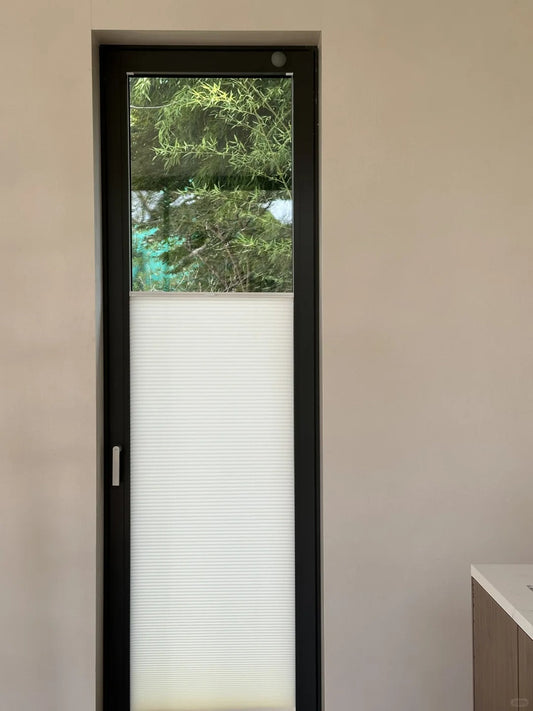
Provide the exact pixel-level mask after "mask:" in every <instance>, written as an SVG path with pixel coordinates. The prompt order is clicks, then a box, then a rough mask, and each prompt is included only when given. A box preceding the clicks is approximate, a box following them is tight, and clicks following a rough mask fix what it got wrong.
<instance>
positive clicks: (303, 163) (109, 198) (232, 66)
mask: <svg viewBox="0 0 533 711" xmlns="http://www.w3.org/2000/svg"><path fill="white" fill-rule="evenodd" d="M280 50H281V51H283V52H284V53H285V55H286V58H287V61H286V64H285V66H283V67H282V68H280V69H276V68H275V67H274V66H273V65H272V61H271V55H272V53H273V52H274V51H280ZM287 73H290V74H292V76H293V92H294V93H293V97H294V104H293V111H294V114H293V116H294V142H293V156H294V163H293V200H294V412H295V421H294V458H295V482H294V483H295V565H296V569H295V585H296V591H295V615H296V670H295V671H296V708H297V711H319V709H320V708H321V614H320V600H321V595H320V488H319V487H320V484H319V480H320V471H319V461H320V455H319V369H318V357H319V331H318V324H319V305H318V189H317V179H318V170H317V160H318V146H317V141H318V129H317V125H318V118H317V49H316V48H315V47H232V48H216V47H123V46H114V45H109V46H102V47H101V48H100V76H101V122H102V123H101V127H102V203H103V276H104V279H103V282H104V452H105V461H104V709H105V711H129V710H130V700H129V644H130V640H129V632H130V630H129V605H130V599H129V594H130V589H129V574H130V559H129V533H130V531H129V525H130V522H129V511H130V488H129V435H130V432H129V411H130V402H129V289H130V196H129V128H128V76H130V75H132V74H133V75H135V74H137V75H150V74H154V75H169V76H171V75H174V76H179V75H182V76H195V75H199V76H202V75H205V76H208V75H212V76H224V75H226V76H254V75H255V76H265V75H267V76H285V75H286V74H287ZM115 445H120V446H121V448H122V452H121V484H120V486H118V487H116V486H112V485H111V465H112V462H111V459H112V455H111V452H112V448H113V446H115Z"/></svg>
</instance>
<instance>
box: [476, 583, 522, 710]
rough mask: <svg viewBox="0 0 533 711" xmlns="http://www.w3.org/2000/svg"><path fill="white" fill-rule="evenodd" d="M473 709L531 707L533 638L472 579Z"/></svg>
mask: <svg viewBox="0 0 533 711" xmlns="http://www.w3.org/2000/svg"><path fill="white" fill-rule="evenodd" d="M472 619H473V642H474V645H473V646H474V711H506V710H507V709H513V708H528V707H529V708H531V709H533V640H532V639H531V638H530V637H528V636H527V635H526V634H525V632H524V631H523V630H522V629H520V628H519V627H518V625H517V624H516V622H515V621H514V620H513V619H512V617H510V616H509V615H508V614H507V613H506V612H505V610H503V609H502V608H501V607H500V606H499V605H498V603H497V602H495V601H494V600H493V598H492V597H491V596H490V595H489V594H488V593H487V592H486V591H485V590H484V589H483V588H482V587H481V585H479V583H478V582H477V581H475V580H472Z"/></svg>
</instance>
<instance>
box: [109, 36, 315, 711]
mask: <svg viewBox="0 0 533 711" xmlns="http://www.w3.org/2000/svg"><path fill="white" fill-rule="evenodd" d="M102 64H103V118H104V138H105V141H104V179H105V182H104V189H105V198H106V201H105V205H106V212H105V215H104V217H105V220H106V234H105V238H106V247H107V251H106V267H107V269H106V273H107V290H106V315H107V318H106V343H107V351H106V352H107V357H106V450H107V453H108V454H109V455H110V456H109V460H108V462H107V464H108V465H109V466H108V471H107V472H106V475H107V482H106V506H105V509H106V510H105V519H106V523H105V528H106V532H105V538H106V570H105V598H106V599H105V657H106V659H105V686H106V689H105V692H106V693H105V696H106V703H107V707H108V708H109V709H131V711H192V710H193V709H199V710H200V709H205V710H206V711H207V710H209V711H218V710H219V709H220V711H222V710H226V709H232V710H235V711H254V710H256V709H265V710H266V709H268V710H271V711H290V710H291V709H294V708H296V707H297V708H298V709H302V710H303V709H309V711H313V710H314V709H316V708H318V699H319V673H318V670H319V664H318V662H319V646H320V645H319V626H318V497H317V493H318V464H317V446H318V442H317V436H316V431H317V408H318V402H317V353H316V350H317V349H316V339H317V333H316V270H315V261H316V249H315V248H316V245H315V239H316V220H315V214H316V205H315V200H314V197H315V195H314V193H315V185H314V183H315V175H314V165H315V156H314V150H315V145H314V142H315V139H314V136H315V131H314V128H315V125H314V123H315V122H314V113H315V112H314V106H315V87H314V81H315V80H314V76H315V52H314V51H313V50H308V49H296V50H287V51H285V52H282V51H281V50H276V49H273V50H249V51H246V52H245V51H243V50H233V51H231V50H229V51H228V50H226V51H217V50H196V51H194V50H167V49H164V50H157V49H154V50H125V49H122V48H106V49H104V50H103V52H102ZM247 65H248V70H247V71H246V70H245V68H246V67H247ZM258 65H260V66H261V68H262V71H258V70H257V67H258ZM207 67H209V69H210V71H206V68H207ZM180 69H181V71H180ZM305 98H307V102H306V101H305V100H304V99H305ZM300 104H301V106H300ZM305 108H307V110H308V111H310V112H311V113H310V115H308V116H307V118H306V117H305V114H304V109H305ZM299 128H300V131H299V130H298V129H299ZM300 132H301V134H303V135H300ZM304 155H305V158H304ZM299 156H301V158H300V159H299ZM309 170H310V171H311V172H309ZM302 408H304V409H303V410H302ZM309 408H310V409H309ZM109 469H110V471H109ZM304 673H305V674H306V679H304V677H303V674H304Z"/></svg>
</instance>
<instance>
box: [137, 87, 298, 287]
mask: <svg viewBox="0 0 533 711" xmlns="http://www.w3.org/2000/svg"><path fill="white" fill-rule="evenodd" d="M130 92H131V93H130V96H131V106H132V108H131V119H130V133H131V187H132V213H133V214H132V218H133V223H134V229H135V230H136V232H137V233H142V234H143V235H145V236H144V238H143V240H142V242H139V244H138V247H139V248H140V249H141V250H142V249H145V250H151V252H152V257H153V256H154V255H156V257H157V259H158V260H159V262H158V263H157V264H156V263H154V262H153V259H152V262H148V263H151V264H152V269H153V271H154V272H157V271H158V270H159V271H161V273H164V280H163V281H164V284H163V282H162V280H161V279H158V278H155V279H154V278H152V276H151V275H150V274H148V275H146V274H145V275H144V277H143V280H142V281H140V280H137V281H136V280H135V278H134V288H139V289H150V288H154V284H155V288H164V289H165V290H171V291H172V290H179V291H290V290H291V289H292V226H291V224H290V221H289V220H287V219H279V208H280V206H283V205H286V204H288V203H286V202H285V201H290V199H291V160H292V158H291V152H292V146H291V134H292V130H291V81H290V79H286V78H251V77H250V78H233V77H227V78H217V79H197V78H172V77H166V78H164V77H158V78H153V77H138V78H135V79H132V80H131V84H130ZM276 215H277V216H276ZM137 256H138V258H139V259H141V260H142V255H137ZM161 265H164V267H165V268H164V269H163V270H161V269H160V267H161ZM145 271H146V270H145ZM149 285H150V286H149Z"/></svg>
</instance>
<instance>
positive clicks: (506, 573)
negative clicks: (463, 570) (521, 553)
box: [471, 563, 533, 639]
mask: <svg viewBox="0 0 533 711" xmlns="http://www.w3.org/2000/svg"><path fill="white" fill-rule="evenodd" d="M471 571H472V577H473V578H474V579H475V580H477V582H478V583H479V584H480V585H481V587H482V588H483V589H484V590H486V591H487V592H488V594H489V595H490V596H491V597H492V598H493V599H494V600H495V601H496V602H497V603H498V605H500V607H502V608H503V609H504V610H505V612H507V614H508V615H510V616H511V617H512V618H513V620H514V621H515V622H516V624H517V625H518V626H519V627H520V628H521V629H523V630H524V632H525V633H526V634H527V635H528V637H531V639H533V590H530V589H529V588H528V585H531V586H532V587H533V565H529V564H522V563H511V564H505V563H502V564H497V563H484V564H482V565H473V566H472V567H471Z"/></svg>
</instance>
